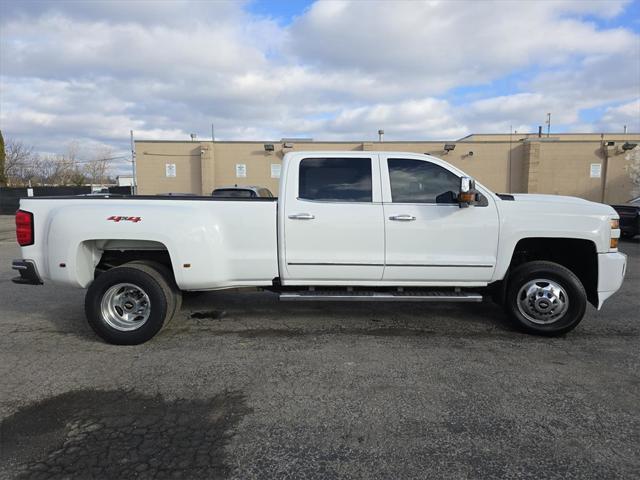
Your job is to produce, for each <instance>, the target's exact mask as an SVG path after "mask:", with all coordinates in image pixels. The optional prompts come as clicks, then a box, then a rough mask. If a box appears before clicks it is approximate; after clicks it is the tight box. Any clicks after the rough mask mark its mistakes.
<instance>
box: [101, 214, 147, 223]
mask: <svg viewBox="0 0 640 480" xmlns="http://www.w3.org/2000/svg"><path fill="white" fill-rule="evenodd" d="M107 220H111V221H112V222H116V223H117V222H133V223H138V222H141V221H142V217H122V216H120V215H111V216H110V217H109V218H107Z"/></svg>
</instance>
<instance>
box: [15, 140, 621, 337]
mask: <svg viewBox="0 0 640 480" xmlns="http://www.w3.org/2000/svg"><path fill="white" fill-rule="evenodd" d="M16 225H17V237H18V242H19V244H20V245H21V247H22V259H21V260H16V261H14V262H13V268H14V269H16V270H18V271H19V272H20V277H18V278H17V279H16V281H17V282H19V283H30V284H41V283H42V282H43V281H52V282H57V283H62V284H67V285H70V286H74V287H78V288H86V289H87V293H86V299H85V311H86V315H87V319H88V321H89V324H90V325H91V326H92V328H93V329H94V330H95V332H96V333H97V334H98V335H99V336H101V337H102V338H103V339H105V340H106V341H108V342H111V343H117V344H137V343H141V342H144V341H147V340H149V339H150V338H152V337H153V336H154V335H155V334H156V333H158V332H159V331H160V329H161V328H162V327H163V326H164V325H166V324H167V323H168V322H169V321H170V320H171V318H172V317H173V316H174V315H175V313H176V311H178V310H179V308H180V304H181V295H182V292H183V291H201V290H217V289H225V288H238V287H261V288H264V289H267V290H271V291H275V292H277V293H278V294H279V296H280V299H281V300H287V301H320V300H331V301H338V300H344V301H366V302H373V301H422V302H430V301H457V302H479V301H482V300H483V298H486V297H489V296H490V297H492V298H493V299H494V300H496V301H497V302H499V303H501V304H502V305H504V308H505V309H506V311H507V313H508V315H509V317H510V318H511V319H512V320H513V322H514V323H515V324H516V325H517V326H518V327H520V328H521V329H523V330H525V331H527V332H530V333H535V334H541V335H559V334H562V333H565V332H568V331H570V330H571V329H573V328H575V326H576V325H577V324H578V323H579V322H580V321H581V319H582V318H583V316H584V313H585V309H586V305H587V303H591V304H592V305H593V306H595V307H596V308H598V309H599V308H601V307H602V305H603V303H604V301H605V300H606V299H607V298H609V297H610V296H611V295H613V293H615V292H616V291H617V290H618V289H619V288H620V286H621V284H622V280H623V277H624V274H625V267H626V256H625V255H624V254H622V253H620V252H618V248H617V244H618V238H619V236H620V229H619V224H618V215H617V213H616V212H615V210H613V209H612V208H611V207H609V206H607V205H602V204H598V203H593V202H589V201H586V200H582V199H578V198H572V197H560V196H548V195H523V194H513V195H501V194H495V193H493V192H491V191H490V190H489V189H487V188H486V187H484V186H483V185H481V184H479V183H476V182H474V181H473V179H471V178H469V177H467V176H466V175H465V174H464V173H463V172H462V171H460V170H458V169H457V168H455V167H453V166H452V165H449V164H448V163H446V162H444V161H443V160H440V159H438V158H435V157H433V156H429V155H421V154H415V153H403V152H398V153H395V152H353V151H350V152H293V153H288V154H287V155H285V157H284V159H283V165H282V175H281V181H280V193H279V198H277V199H276V198H269V197H256V198H224V197H223V198H215V197H183V198H181V197H171V198H162V197H155V196H153V197H149V196H137V197H128V198H82V199H79V198H60V197H58V198H46V199H45V198H29V199H23V200H22V201H21V203H20V210H19V211H18V213H17V214H16ZM427 312H428V310H427V309H426V307H425V314H427Z"/></svg>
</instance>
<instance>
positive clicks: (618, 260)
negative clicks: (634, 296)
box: [598, 252, 627, 310]
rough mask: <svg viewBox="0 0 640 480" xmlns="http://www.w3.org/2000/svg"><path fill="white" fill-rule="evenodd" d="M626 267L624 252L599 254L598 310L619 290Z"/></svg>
mask: <svg viewBox="0 0 640 480" xmlns="http://www.w3.org/2000/svg"><path fill="white" fill-rule="evenodd" d="M626 269H627V256H626V255H625V254H624V253H620V252H613V253H600V254H598V310H600V308H602V304H603V303H604V301H605V300H606V299H607V298H609V297H610V296H611V295H613V294H614V293H616V292H617V291H618V289H619V288H620V286H621V285H622V280H623V279H624V274H625V273H626Z"/></svg>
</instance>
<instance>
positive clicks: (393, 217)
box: [389, 213, 416, 222]
mask: <svg viewBox="0 0 640 480" xmlns="http://www.w3.org/2000/svg"><path fill="white" fill-rule="evenodd" d="M415 219H416V217H414V216H413V215H409V214H407V213H403V214H401V215H391V216H390V217H389V220H396V221H397V222H413V221H414V220H415Z"/></svg>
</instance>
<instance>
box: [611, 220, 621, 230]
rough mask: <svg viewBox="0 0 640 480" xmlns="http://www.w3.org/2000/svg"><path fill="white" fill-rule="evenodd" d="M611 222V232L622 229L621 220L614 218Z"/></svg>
mask: <svg viewBox="0 0 640 480" xmlns="http://www.w3.org/2000/svg"><path fill="white" fill-rule="evenodd" d="M610 222H611V230H618V229H619V228H620V220H618V219H617V218H612V219H611V220H610Z"/></svg>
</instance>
